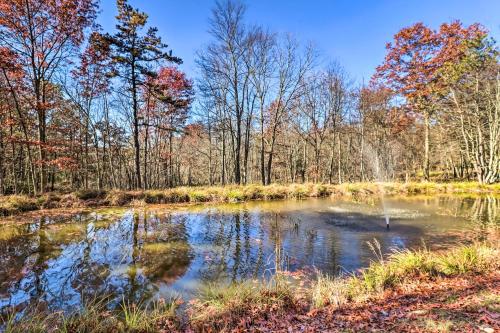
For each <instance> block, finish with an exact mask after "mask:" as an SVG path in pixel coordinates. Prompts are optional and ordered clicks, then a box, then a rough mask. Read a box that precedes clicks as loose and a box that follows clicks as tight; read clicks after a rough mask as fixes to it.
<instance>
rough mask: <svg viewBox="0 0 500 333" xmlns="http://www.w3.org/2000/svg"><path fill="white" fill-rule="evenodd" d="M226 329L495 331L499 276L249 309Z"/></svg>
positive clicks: (499, 327) (499, 322)
mask: <svg viewBox="0 0 500 333" xmlns="http://www.w3.org/2000/svg"><path fill="white" fill-rule="evenodd" d="M403 288H404V289H403ZM229 325H230V326H231V327H226V329H225V331H230V332H490V333H493V332H500V273H499V272H496V273H492V274H489V275H486V276H465V277H456V278H439V279H435V280H433V281H431V280H423V281H418V282H415V283H413V284H410V285H405V286H404V287H401V288H399V289H397V290H394V291H389V292H386V293H385V294H384V295H383V296H382V297H380V298H379V299H377V300H374V301H371V302H369V303H365V304H358V305H349V306H346V307H344V308H341V309H334V308H333V307H326V308H324V309H321V310H313V311H308V310H307V309H306V307H305V306H303V307H300V306H297V307H295V309H290V310H288V311H286V312H284V313H283V312H282V311H281V312H280V311H275V313H274V314H273V310H272V309H265V310H264V311H262V310H261V309H252V310H250V311H248V315H247V316H243V317H242V318H241V319H240V320H239V322H233V323H231V324H229ZM197 330H200V328H198V329H197ZM186 331H193V330H192V329H186ZM205 331H211V330H210V329H208V330H207V329H206V328H205ZM213 331H216V330H213Z"/></svg>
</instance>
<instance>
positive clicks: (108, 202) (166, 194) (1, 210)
mask: <svg viewBox="0 0 500 333" xmlns="http://www.w3.org/2000/svg"><path fill="white" fill-rule="evenodd" d="M381 192H383V193H384V194H385V195H389V196H390V195H417V194H425V195H432V194H438V193H455V194H464V193H497V194H498V193H500V184H492V185H481V184H479V183H477V182H457V183H430V182H423V183H346V184H340V185H332V184H312V183H306V184H287V185H280V184H272V185H268V186H262V185H257V184H251V185H246V186H243V185H242V186H237V185H228V186H224V187H220V186H212V187H203V186H198V187H178V188H172V189H166V190H147V191H120V190H109V191H102V190H80V191H77V192H73V193H67V194H60V193H48V194H44V195H41V196H38V197H29V196H23V195H11V196H3V197H0V216H9V215H15V214H19V213H23V212H28V211H33V210H38V209H52V208H83V207H89V206H91V207H96V206H137V205H144V204H173V203H202V202H216V203H217V202H220V203H222V202H242V201H249V200H278V199H304V198H310V197H326V196H334V197H353V198H361V197H362V198H367V197H371V196H373V197H375V196H378V195H380V193H381Z"/></svg>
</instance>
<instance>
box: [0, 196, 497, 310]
mask: <svg viewBox="0 0 500 333" xmlns="http://www.w3.org/2000/svg"><path fill="white" fill-rule="evenodd" d="M385 206H386V210H387V212H388V214H389V216H390V229H389V230H387V229H386V226H385V219H384V215H383V211H382V208H381V207H382V205H381V204H380V202H377V201H373V202H354V201H345V200H335V199H330V198H326V199H309V200H303V201H275V202H248V203H240V204H225V205H198V206H190V207H172V206H170V207H168V206H152V207H141V208H123V209H98V210H95V211H91V212H86V213H79V214H75V215H69V216H68V215H62V216H58V215H57V214H50V215H48V216H39V217H36V218H35V217H31V218H28V217H25V219H26V221H18V222H17V223H15V224H5V223H4V224H2V225H0V259H1V263H2V264H1V267H0V312H1V311H5V310H6V309H8V308H10V307H16V308H17V309H18V310H21V309H23V308H25V307H26V306H27V305H30V304H31V305H32V304H38V305H40V304H43V306H45V307H48V308H49V309H50V310H52V311H56V310H65V311H69V310H74V309H77V308H78V307H80V306H81V304H82V302H83V301H84V300H86V299H91V298H93V297H95V296H96V295H107V296H109V297H110V300H111V301H110V304H114V305H117V304H119V303H120V302H121V301H122V300H123V299H126V300H130V301H135V302H138V301H147V300H151V299H156V298H165V299H168V298H170V297H173V296H181V297H183V298H184V299H189V298H190V297H193V295H195V294H196V292H197V291H198V290H199V288H200V287H201V286H203V285H204V284H207V283H216V282H232V281H239V280H243V279H262V278H263V279H265V278H268V277H269V276H271V275H272V274H273V272H274V271H275V269H276V267H279V268H281V269H287V270H290V271H296V270H308V271H314V270H320V271H322V272H325V273H327V274H330V275H334V274H342V273H348V272H353V271H355V270H357V269H360V268H362V267H366V266H367V265H368V264H369V263H370V261H371V260H373V259H374V254H373V252H372V250H370V247H369V246H368V245H367V242H369V241H372V240H374V239H376V240H377V241H378V242H379V243H380V246H381V250H382V252H383V253H386V254H387V253H389V252H390V251H391V249H394V248H412V247H420V246H422V244H423V243H425V245H426V246H427V247H430V248H441V247H447V246H449V245H451V244H453V243H456V242H459V241H463V240H464V238H467V239H472V238H484V237H486V233H487V230H490V228H489V227H488V226H491V225H493V226H497V225H498V224H499V223H500V199H499V198H495V197H476V198H470V197H456V196H455V197H451V196H438V197H432V198H429V197H413V198H412V197H407V198H391V199H386V202H385ZM277 254H279V255H277Z"/></svg>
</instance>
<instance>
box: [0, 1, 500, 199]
mask: <svg viewBox="0 0 500 333" xmlns="http://www.w3.org/2000/svg"><path fill="white" fill-rule="evenodd" d="M117 7H118V16H117V17H116V21H117V27H116V29H115V31H114V32H113V33H111V32H108V33H107V32H103V31H102V30H101V29H100V27H99V26H98V25H97V24H96V15H97V10H98V6H97V2H96V1H95V0H58V1H56V0H0V124H1V125H0V193H2V194H8V193H32V194H36V193H41V192H44V191H51V190H73V189H89V188H95V189H111V188H119V189H155V188H166V187H175V186H179V185H207V184H208V185H215V184H220V185H224V184H230V183H237V184H247V183H262V184H270V183H273V182H283V183H288V182H327V183H342V182H354V181H373V180H410V179H411V180H416V179H417V180H418V179H430V178H431V177H432V178H433V179H438V180H447V179H465V180H468V179H470V180H472V179H474V180H478V181H480V182H482V183H494V182H498V181H500V75H499V69H500V67H499V61H498V60H499V58H498V48H497V46H496V44H495V42H494V41H493V40H492V39H491V38H490V37H489V36H488V33H487V31H486V30H485V29H484V28H483V27H481V26H480V25H479V24H473V25H470V26H464V25H463V24H461V23H460V22H458V21H457V22H451V23H444V24H443V25H441V26H440V27H439V29H437V30H432V29H430V28H428V27H426V26H425V25H423V24H421V23H418V24H415V25H413V26H411V27H408V28H404V29H402V30H401V31H400V32H399V33H398V34H396V35H395V36H394V41H393V42H392V43H390V44H388V46H387V56H386V58H385V59H384V61H383V63H382V64H381V65H380V66H379V67H378V68H377V70H376V74H375V75H374V77H373V78H372V79H371V80H370V81H369V82H366V83H364V84H361V85H360V84H359V83H356V82H354V81H353V80H352V79H351V78H350V77H349V74H348V73H346V71H345V70H344V69H343V68H342V66H341V65H340V64H338V63H335V62H330V63H327V65H326V66H325V65H324V63H325V61H324V60H322V57H320V56H319V54H318V52H317V50H315V48H314V47H313V46H312V45H309V44H303V43H301V42H299V41H297V40H296V39H294V38H293V36H290V35H286V34H285V35H284V34H278V33H275V32H273V31H269V30H268V29H266V28H265V27H262V26H255V25H251V24H249V23H248V22H247V21H246V18H245V6H244V5H243V4H242V3H240V2H238V1H221V2H217V3H216V4H215V5H214V9H213V11H212V14H211V18H210V21H209V32H210V34H211V40H210V41H209V43H208V45H206V46H205V47H203V48H201V49H200V50H199V51H198V52H197V55H196V59H197V64H198V69H199V75H198V77H197V78H196V80H191V79H189V78H187V77H186V75H185V74H184V73H183V72H182V71H181V70H180V69H179V67H177V64H180V63H181V59H179V58H178V57H175V52H172V51H171V50H169V48H168V46H167V45H166V44H164V42H163V41H162V40H161V39H160V37H159V36H158V31H157V29H156V28H154V27H150V26H149V25H148V24H147V19H148V16H147V14H145V13H143V12H141V11H140V10H137V9H134V8H133V7H131V6H130V5H129V4H128V3H127V2H126V1H125V0H118V1H117ZM195 91H196V99H195Z"/></svg>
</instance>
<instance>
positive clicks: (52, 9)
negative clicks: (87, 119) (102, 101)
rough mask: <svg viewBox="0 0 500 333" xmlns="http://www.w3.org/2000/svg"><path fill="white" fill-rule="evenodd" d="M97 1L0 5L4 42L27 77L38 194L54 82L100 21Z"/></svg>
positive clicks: (7, 1)
mask: <svg viewBox="0 0 500 333" xmlns="http://www.w3.org/2000/svg"><path fill="white" fill-rule="evenodd" d="M96 9H97V6H96V2H95V0H0V42H1V43H2V44H3V45H4V46H6V47H8V48H9V49H10V50H11V51H12V52H14V53H15V54H16V58H17V60H18V62H19V64H20V66H22V69H23V71H24V72H25V78H26V81H27V84H26V86H27V87H29V93H28V94H26V96H25V99H26V101H27V102H28V103H29V107H30V109H32V110H34V111H35V114H36V119H37V129H38V138H37V140H38V147H39V159H40V163H39V164H40V168H39V177H38V185H39V188H40V191H44V190H45V182H46V174H45V168H44V162H45V161H46V153H45V149H44V147H45V146H46V145H47V118H48V113H49V111H50V110H51V109H52V108H53V105H51V101H50V92H48V91H47V89H50V88H49V86H50V84H47V83H50V81H51V80H52V78H53V76H54V74H55V73H56V72H57V71H58V70H59V69H60V68H61V67H62V66H63V65H64V63H66V62H68V61H69V58H70V57H71V55H72V52H73V51H74V49H75V47H77V46H79V45H80V44H81V43H82V41H83V40H84V29H85V28H86V27H88V26H90V25H91V24H92V23H93V22H94V19H95V15H96Z"/></svg>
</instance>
